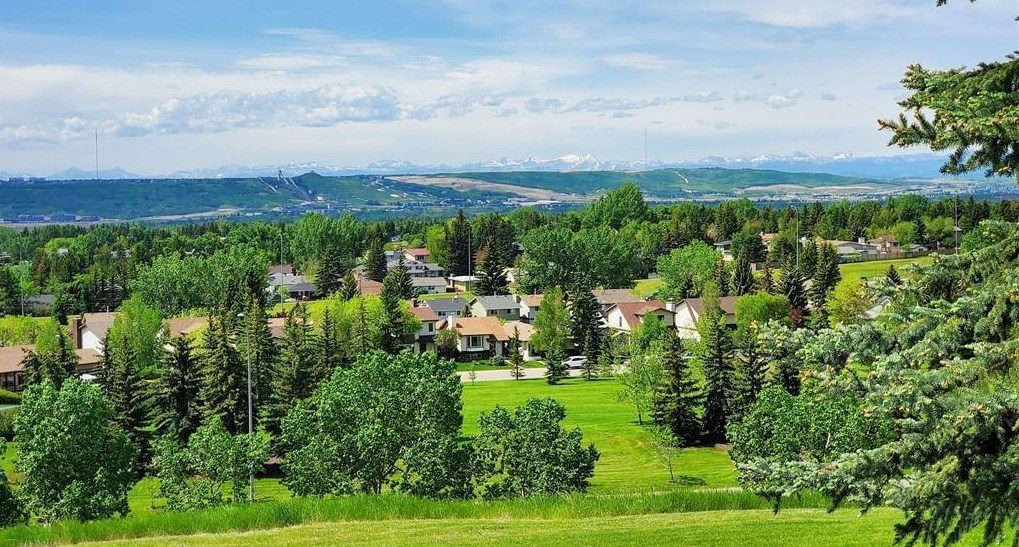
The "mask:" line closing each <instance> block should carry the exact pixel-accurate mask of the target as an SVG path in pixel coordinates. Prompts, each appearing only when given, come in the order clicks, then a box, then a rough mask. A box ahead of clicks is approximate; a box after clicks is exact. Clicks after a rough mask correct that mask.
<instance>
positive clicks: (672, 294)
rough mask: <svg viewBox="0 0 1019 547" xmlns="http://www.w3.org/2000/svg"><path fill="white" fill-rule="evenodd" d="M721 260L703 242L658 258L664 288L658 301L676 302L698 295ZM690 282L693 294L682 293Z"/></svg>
mask: <svg viewBox="0 0 1019 547" xmlns="http://www.w3.org/2000/svg"><path fill="white" fill-rule="evenodd" d="M721 259H722V257H721V255H720V254H719V252H718V251H716V250H715V249H714V247H711V246H710V245H708V244H707V243H705V242H703V241H695V242H693V243H690V244H688V245H686V246H684V247H683V248H682V249H676V250H674V251H672V252H671V253H669V254H668V255H666V256H663V257H660V258H659V259H658V274H659V275H660V276H661V278H662V279H663V280H664V285H663V286H662V288H661V289H660V290H659V291H658V295H659V297H661V298H663V299H665V300H673V301H679V300H682V299H683V298H689V297H694V296H697V295H700V294H701V293H702V292H703V290H704V286H705V285H706V284H707V283H708V282H709V281H711V279H712V276H713V275H714V272H715V267H716V265H717V264H718V262H719V261H720V260H721ZM689 282H692V283H693V290H692V291H690V290H683V286H684V284H686V283H689ZM683 293H689V294H683Z"/></svg>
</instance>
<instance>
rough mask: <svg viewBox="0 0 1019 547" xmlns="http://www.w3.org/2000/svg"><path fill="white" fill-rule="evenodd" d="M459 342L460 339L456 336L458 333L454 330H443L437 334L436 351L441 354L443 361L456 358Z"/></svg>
mask: <svg viewBox="0 0 1019 547" xmlns="http://www.w3.org/2000/svg"><path fill="white" fill-rule="evenodd" d="M458 342H459V338H458V337H457V335H456V331H455V330H452V329H442V330H441V331H439V332H437V333H435V351H436V352H437V353H438V354H439V357H441V358H443V359H452V358H454V357H456V347H457V343H458Z"/></svg>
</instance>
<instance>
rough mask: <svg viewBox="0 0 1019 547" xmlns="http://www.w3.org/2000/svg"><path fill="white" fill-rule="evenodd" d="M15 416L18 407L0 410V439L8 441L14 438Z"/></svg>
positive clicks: (16, 415) (16, 416)
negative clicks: (7, 410) (4, 410)
mask: <svg viewBox="0 0 1019 547" xmlns="http://www.w3.org/2000/svg"><path fill="white" fill-rule="evenodd" d="M17 418H18V409H14V410H12V411H10V412H0V439H4V440H8V441H9V440H12V439H13V438H14V421H15V420H16V419H17ZM0 454H2V453H0Z"/></svg>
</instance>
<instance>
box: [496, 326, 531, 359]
mask: <svg viewBox="0 0 1019 547" xmlns="http://www.w3.org/2000/svg"><path fill="white" fill-rule="evenodd" d="M502 329H503V330H504V331H506V336H509V337H510V338H513V333H514V332H516V335H517V337H519V339H520V355H523V356H524V360H525V361H534V360H536V359H538V356H537V355H534V354H533V353H531V337H532V336H534V327H533V326H532V325H531V324H530V323H525V322H523V321H507V322H506V323H503V325H502ZM514 329H515V330H514ZM507 347H509V346H508V345H507Z"/></svg>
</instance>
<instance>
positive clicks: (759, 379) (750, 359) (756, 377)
mask: <svg viewBox="0 0 1019 547" xmlns="http://www.w3.org/2000/svg"><path fill="white" fill-rule="evenodd" d="M735 346H736V371H735V372H736V375H735V382H734V384H735V385H734V387H735V390H734V391H735V397H734V399H735V400H734V404H733V417H732V419H734V420H737V421H738V420H740V419H742V417H743V416H744V415H745V414H746V412H747V410H748V409H749V408H750V405H752V404H754V402H755V401H757V397H758V396H759V395H760V394H761V390H762V389H764V383H765V379H766V376H767V371H768V367H767V363H765V362H764V360H763V359H761V355H760V351H759V348H760V343H759V342H758V340H757V330H756V328H754V327H749V326H748V327H745V328H741V329H740V330H739V331H737V332H736V336H735Z"/></svg>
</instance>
